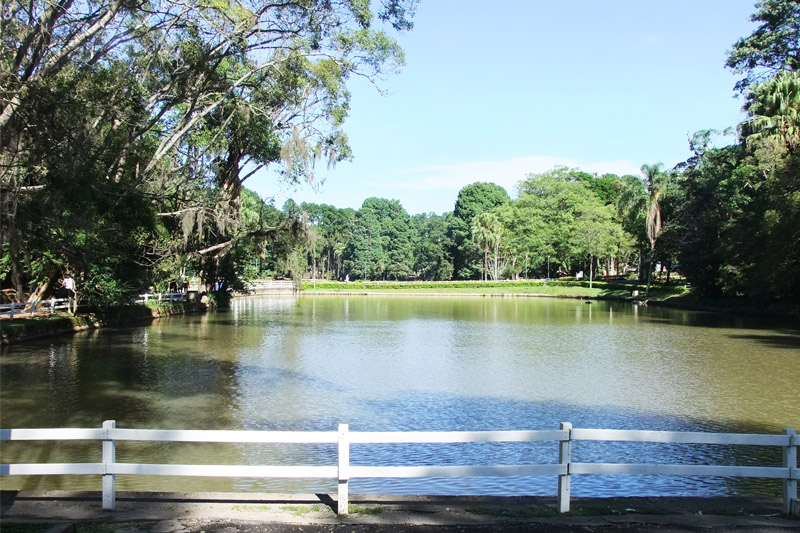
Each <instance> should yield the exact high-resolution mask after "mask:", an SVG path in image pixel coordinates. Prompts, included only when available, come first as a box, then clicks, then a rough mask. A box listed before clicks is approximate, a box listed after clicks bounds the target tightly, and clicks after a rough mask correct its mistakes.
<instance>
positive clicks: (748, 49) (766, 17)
mask: <svg viewBox="0 0 800 533" xmlns="http://www.w3.org/2000/svg"><path fill="white" fill-rule="evenodd" d="M756 9H757V11H756V12H755V13H754V14H753V15H752V16H751V17H750V20H752V21H753V22H757V23H760V24H759V25H758V27H757V28H756V29H755V31H754V32H753V33H752V34H751V35H749V36H747V37H744V38H742V39H739V40H738V41H737V42H736V43H735V44H734V45H733V49H732V50H731V52H730V53H729V54H728V60H727V62H726V66H727V67H729V68H731V69H733V70H734V71H735V72H737V73H741V74H744V75H745V76H744V78H742V79H741V80H739V81H738V82H737V83H736V89H737V90H738V91H740V92H745V91H746V90H747V89H748V87H750V86H751V85H753V84H756V83H758V82H760V81H763V80H765V79H767V78H769V77H771V76H774V75H775V74H777V73H779V72H781V71H787V70H788V71H797V70H800V1H799V0H761V1H759V2H757V3H756Z"/></svg>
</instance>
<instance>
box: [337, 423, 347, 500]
mask: <svg viewBox="0 0 800 533" xmlns="http://www.w3.org/2000/svg"><path fill="white" fill-rule="evenodd" d="M348 430H349V426H348V425H347V424H339V494H338V499H337V504H336V512H337V513H338V514H339V515H346V514H348V506H349V503H350V502H349V489H350V487H349V484H350V438H349V436H348V434H347V432H348Z"/></svg>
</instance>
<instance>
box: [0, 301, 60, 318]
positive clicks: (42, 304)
mask: <svg viewBox="0 0 800 533" xmlns="http://www.w3.org/2000/svg"><path fill="white" fill-rule="evenodd" d="M62 309H67V310H69V309H72V298H50V299H49V300H41V301H35V302H12V303H10V304H0V315H8V316H9V318H10V319H11V320H14V317H15V316H17V315H20V314H25V313H30V316H33V315H35V314H36V313H37V312H42V311H44V312H46V313H50V314H53V313H55V312H56V311H60V310H62Z"/></svg>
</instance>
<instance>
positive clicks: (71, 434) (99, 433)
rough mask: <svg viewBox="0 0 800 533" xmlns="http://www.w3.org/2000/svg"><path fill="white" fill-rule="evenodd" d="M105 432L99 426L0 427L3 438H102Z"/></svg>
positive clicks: (0, 437) (0, 439) (0, 436)
mask: <svg viewBox="0 0 800 533" xmlns="http://www.w3.org/2000/svg"><path fill="white" fill-rule="evenodd" d="M105 435H106V434H105V432H104V431H103V430H102V429H99V428H94V429H91V428H46V429H0V441H3V440H100V439H102V438H103V437H105Z"/></svg>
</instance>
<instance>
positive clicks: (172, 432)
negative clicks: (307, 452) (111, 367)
mask: <svg viewBox="0 0 800 533" xmlns="http://www.w3.org/2000/svg"><path fill="white" fill-rule="evenodd" d="M110 436H111V438H113V439H115V440H136V441H157V442H236V443H242V442H244V443H254V444H336V443H337V439H338V435H337V433H336V432H335V431H225V430H194V429H115V430H113V431H111V433H110Z"/></svg>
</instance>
